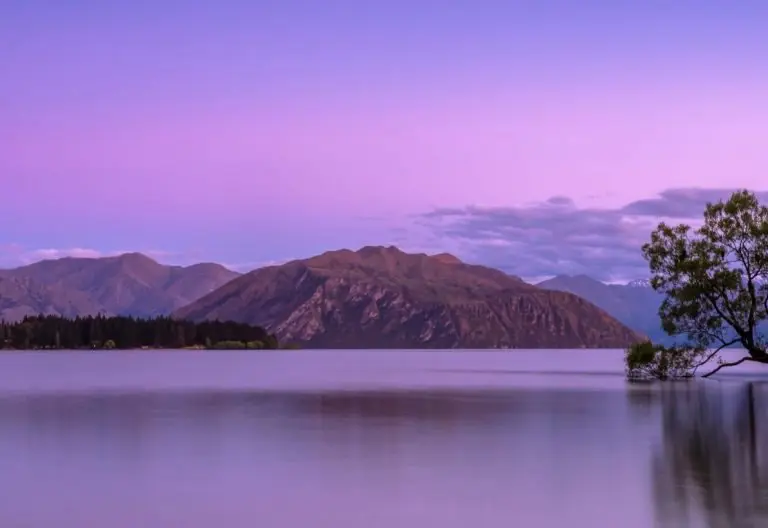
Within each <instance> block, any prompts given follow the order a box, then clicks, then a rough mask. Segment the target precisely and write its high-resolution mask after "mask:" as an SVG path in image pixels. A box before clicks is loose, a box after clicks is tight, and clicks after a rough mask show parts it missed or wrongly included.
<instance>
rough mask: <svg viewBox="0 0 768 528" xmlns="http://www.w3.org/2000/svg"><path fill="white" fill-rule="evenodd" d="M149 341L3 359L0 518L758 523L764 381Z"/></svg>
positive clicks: (217, 522) (765, 484)
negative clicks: (638, 380)
mask: <svg viewBox="0 0 768 528" xmlns="http://www.w3.org/2000/svg"><path fill="white" fill-rule="evenodd" d="M150 354H151V353H150ZM150 354H146V355H141V354H137V355H133V356H120V355H115V356H99V358H98V359H95V358H93V357H88V356H87V355H77V354H75V355H73V357H71V358H69V361H70V363H57V365H59V366H60V367H61V368H60V369H59V370H55V369H50V370H49V369H45V370H40V375H39V376H37V377H34V372H35V370H36V369H41V368H42V367H43V366H50V365H51V363H52V362H53V363H55V362H58V361H61V358H60V357H56V358H53V359H45V357H49V358H52V356H45V357H44V356H36V357H34V358H33V359H30V358H29V357H28V356H23V355H9V356H0V369H2V374H0V468H1V470H2V473H0V486H1V487H0V526H9V527H17V526H19V527H22V526H23V527H34V528H36V527H44V526H45V527H48V526H57V527H73V528H75V527H85V526H110V527H115V528H127V527H132V528H133V527H136V526H142V527H170V526H184V527H190V528H195V527H208V526H216V527H220V526H226V527H246V526H247V527H252V526H259V527H264V528H269V527H284V526H285V527H293V526H312V527H324V526H329V527H339V528H345V527H358V526H366V527H385V526H386V527H398V528H399V527H403V528H408V527H424V526H440V527H442V528H451V527H460V526H461V527H466V526H472V525H474V526H482V527H490V528H492V527H496V526H499V527H500V526H504V527H508V526H526V527H528V526H531V527H537V526H542V527H547V526H622V527H635V526H637V527H641V526H642V527H645V526H665V527H666V526H669V527H673V526H674V527H684V526H692V527H698V526H702V527H710V526H711V527H751V526H768V510H767V508H768V471H767V468H766V463H767V462H766V456H767V455H768V453H767V452H766V450H768V438H766V434H767V433H766V430H765V429H766V404H768V394H766V392H768V384H765V383H763V382H750V383H747V382H745V381H743V380H739V379H737V378H735V377H731V378H725V381H719V382H718V381H702V382H691V383H674V384H664V385H627V384H626V383H625V382H624V380H623V378H622V373H621V355H620V353H615V352H611V351H600V352H595V351H560V352H547V351H544V352H541V351H537V352H522V353H517V352H515V353H506V354H498V353H480V352H473V353H464V354H460V353H448V352H446V353H444V354H445V355H436V354H420V353H418V352H410V353H407V352H396V353H395V352H393V353H391V354H388V355H372V356H369V357H368V359H367V360H366V361H365V362H359V363H355V361H358V360H352V359H349V358H350V357H351V356H348V355H344V354H342V353H339V354H337V355H334V354H332V353H323V354H322V355H321V356H320V357H321V358H322V362H320V361H319V360H318V359H317V358H316V357H315V356H313V357H311V358H309V357H308V356H301V355H293V356H290V359H285V356H283V357H281V358H279V359H269V358H267V357H266V356H258V355H255V356H254V355H253V354H251V355H232V356H231V357H230V356H221V355H219V356H214V357H213V359H211V357H212V356H211V355H199V354H198V355H191V356H188V357H185V356H184V355H183V354H179V353H175V355H172V356H163V355H160V356H156V357H148V356H149V355H150ZM307 354H309V352H307ZM360 354H364V353H360ZM573 354H585V358H586V359H585V360H584V361H583V362H582V363H581V365H582V367H581V368H578V367H577V366H576V364H575V363H574V362H573V359H572V357H573ZM169 357H171V359H169ZM107 358H112V359H107ZM114 358H117V359H114ZM222 359H226V361H224V362H222ZM299 359H301V360H302V363H301V365H302V368H304V369H305V370H304V371H303V372H302V373H300V374H297V373H296V371H295V370H291V367H290V365H291V363H290V362H291V361H296V360H299ZM334 361H335V363H334ZM76 362H79V363H80V365H79V367H80V368H79V369H76V368H73V367H71V364H72V363H76ZM323 362H324V363H323ZM569 362H570V363H569ZM115 363H118V364H115ZM253 363H255V364H256V366H257V367H258V368H252V369H251V370H249V366H251V367H252V366H253V365H252V364H253ZM233 365H234V367H235V368H233ZM308 365H309V367H308ZM342 365H343V368H342ZM563 365H566V366H569V365H570V366H571V367H572V368H571V370H570V371H569V370H566V369H564V368H563ZM583 365H587V368H585V367H584V366H583ZM3 367H4V368H3ZM310 367H311V368H310ZM108 368H109V369H113V370H107V369H108ZM68 369H69V370H68ZM89 369H90V370H89ZM158 369H159V370H160V371H161V372H160V373H158ZM243 371H249V372H258V374H253V375H252V376H250V377H249V379H250V380H251V383H250V385H252V386H250V387H248V386H247V384H248V383H247V380H246V379H245V378H242V379H241V378H239V377H238V376H239V375H240V374H239V373H241V372H243ZM84 372H89V374H88V375H85V374H83V373H84ZM148 373H151V374H148ZM165 377H167V379H168V380H171V381H164V378H165ZM41 380H42V381H41ZM94 380H97V381H98V383H99V385H98V386H96V382H95V381H94ZM288 380H289V381H290V383H289V382H288ZM182 382H183V383H182ZM361 385H362V386H361Z"/></svg>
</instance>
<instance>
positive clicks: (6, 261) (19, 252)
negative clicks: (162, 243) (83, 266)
mask: <svg viewBox="0 0 768 528" xmlns="http://www.w3.org/2000/svg"><path fill="white" fill-rule="evenodd" d="M133 252H137V253H142V254H144V255H146V256H148V257H150V258H153V259H155V260H158V261H161V262H167V261H168V260H174V261H175V260H179V259H181V260H184V255H181V254H179V253H175V252H171V251H164V250H155V249H145V250H135V249H133V250H109V251H107V250H100V249H94V248H81V247H73V248H39V249H29V248H25V247H24V246H22V245H20V244H0V268H13V267H17V266H24V265H27V264H32V263H34V262H38V261H40V260H52V259H60V258H65V257H73V258H102V257H114V256H117V255H122V254H124V253H133ZM185 263H186V262H185Z"/></svg>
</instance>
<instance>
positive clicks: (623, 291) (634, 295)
mask: <svg viewBox="0 0 768 528" xmlns="http://www.w3.org/2000/svg"><path fill="white" fill-rule="evenodd" d="M537 286H538V287H539V288H545V289H548V290H556V291H564V292H570V293H573V294H576V295H578V296H579V297H583V298H584V299H586V300H588V301H589V302H591V303H593V304H594V305H596V306H599V307H600V308H602V309H603V310H605V311H606V312H608V313H609V314H611V315H612V316H614V317H615V318H616V319H618V320H619V321H621V322H622V323H624V324H625V325H627V326H628V327H630V328H632V329H634V330H636V331H638V332H640V333H642V334H644V335H646V336H648V337H649V338H651V339H652V340H653V341H655V342H659V343H665V344H669V343H671V342H672V340H671V338H670V337H669V336H668V335H667V334H666V333H665V332H664V330H663V329H662V327H661V320H660V319H659V315H658V312H659V306H661V302H662V301H663V300H664V297H663V296H662V295H661V294H659V293H656V292H655V291H654V290H653V289H652V288H651V286H650V284H649V283H648V281H646V280H636V281H632V282H630V283H629V284H605V283H603V282H600V281H598V280H596V279H593V278H592V277H588V276H586V275H575V276H573V275H559V276H557V277H554V278H552V279H549V280H545V281H543V282H540V283H538V284H537Z"/></svg>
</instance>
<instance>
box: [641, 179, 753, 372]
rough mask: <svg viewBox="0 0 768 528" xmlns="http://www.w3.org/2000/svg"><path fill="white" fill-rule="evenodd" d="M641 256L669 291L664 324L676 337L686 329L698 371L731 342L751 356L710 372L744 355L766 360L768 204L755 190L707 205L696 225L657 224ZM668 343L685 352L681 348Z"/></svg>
mask: <svg viewBox="0 0 768 528" xmlns="http://www.w3.org/2000/svg"><path fill="white" fill-rule="evenodd" d="M643 255H644V257H645V259H646V260H647V261H648V264H649V266H650V271H651V275H652V278H651V286H652V287H653V289H654V290H656V291H657V292H659V293H663V294H664V295H665V300H664V302H663V303H662V304H661V307H660V308H659V315H660V317H661V321H662V326H663V328H664V330H665V331H666V332H667V333H668V334H669V335H671V336H678V335H680V336H682V335H684V336H687V338H688V345H687V346H688V348H687V350H688V351H689V355H690V357H694V358H695V360H694V361H692V362H691V367H692V372H695V371H696V369H697V368H698V367H700V366H702V365H704V364H706V363H708V362H710V361H712V360H713V359H715V358H718V353H719V352H720V351H721V350H722V349H723V348H725V347H730V346H733V345H740V346H741V348H743V349H744V350H745V352H746V355H745V356H744V357H742V358H741V359H739V360H737V361H733V362H730V363H726V362H723V361H722V360H720V359H718V363H719V365H718V366H717V368H715V369H714V370H712V371H711V372H709V373H707V374H705V375H704V377H707V376H711V375H712V374H714V373H715V372H717V371H718V370H720V369H721V368H723V367H730V366H735V365H739V364H741V363H743V362H745V361H755V362H758V363H767V364H768V350H767V347H768V341H766V338H765V336H762V335H760V325H761V323H764V322H765V321H766V320H768V207H766V206H764V205H761V204H760V203H759V201H758V199H757V197H756V196H755V194H754V193H751V192H749V191H746V190H744V191H738V192H736V193H734V194H733V195H731V197H730V198H729V199H728V201H725V202H723V201H720V202H718V203H709V204H707V206H706V210H705V211H704V223H703V225H702V226H701V227H699V228H698V229H693V228H691V227H690V226H688V225H684V224H681V225H678V226H676V227H671V226H669V225H667V224H665V223H661V224H659V226H658V227H657V228H656V230H655V231H654V232H653V233H652V234H651V241H650V242H649V243H647V244H645V245H644V246H643ZM713 349H714V350H713ZM659 350H665V349H663V347H659ZM666 350H673V351H674V353H675V354H677V355H679V354H681V353H682V352H681V351H682V350H683V349H682V348H679V347H678V348H674V349H666ZM628 354H629V353H628ZM628 365H629V361H628Z"/></svg>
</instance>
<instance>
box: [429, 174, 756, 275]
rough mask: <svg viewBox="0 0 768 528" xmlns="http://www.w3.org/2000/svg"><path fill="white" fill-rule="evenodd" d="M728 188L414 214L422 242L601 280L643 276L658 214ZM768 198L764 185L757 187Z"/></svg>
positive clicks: (679, 213) (678, 214)
mask: <svg viewBox="0 0 768 528" xmlns="http://www.w3.org/2000/svg"><path fill="white" fill-rule="evenodd" d="M734 190H735V189H699V188H685V189H682V188H680V189H668V190H665V191H663V192H662V193H660V194H659V195H658V196H656V197H654V198H650V199H643V200H636V201H633V202H630V203H627V204H625V205H623V206H620V207H615V208H593V207H579V206H578V205H576V204H575V203H574V202H573V201H572V200H571V199H569V198H568V197H565V196H554V197H552V198H550V199H548V200H546V201H544V202H541V203H535V204H528V205H520V206H510V207H477V206H467V207H461V208H438V209H434V210H432V211H429V212H427V213H425V214H423V215H420V216H419V217H418V218H417V222H418V224H419V225H420V227H421V229H423V230H426V233H427V238H425V239H424V240H425V243H426V245H428V246H443V247H451V248H453V249H454V251H455V252H456V254H457V255H458V256H460V257H462V258H465V259H467V260H470V261H473V262H478V263H482V264H486V265H490V266H494V267H498V268H501V269H504V270H505V271H507V272H509V273H513V274H516V275H519V276H522V277H524V278H529V279H530V278H534V277H535V278H541V277H547V276H553V275H558V274H581V273H584V274H587V275H590V276H592V277H595V278H597V279H601V280H605V281H617V280H618V281H621V280H628V279H634V278H639V277H645V276H646V275H647V273H648V271H647V265H646V263H645V261H644V260H643V258H642V254H641V251H640V248H641V246H642V245H643V244H644V243H645V242H647V241H648V239H649V237H650V233H651V231H652V230H653V229H654V227H655V226H656V225H657V224H658V222H659V221H661V220H672V221H675V222H686V223H696V222H697V221H699V220H700V219H701V216H702V213H703V211H704V207H705V205H706V203H707V202H712V201H717V200H720V199H726V198H727V197H728V196H729V195H730V194H731V193H732V192H733V191H734ZM757 195H758V197H759V198H760V199H761V201H765V202H768V192H758V193H757Z"/></svg>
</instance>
